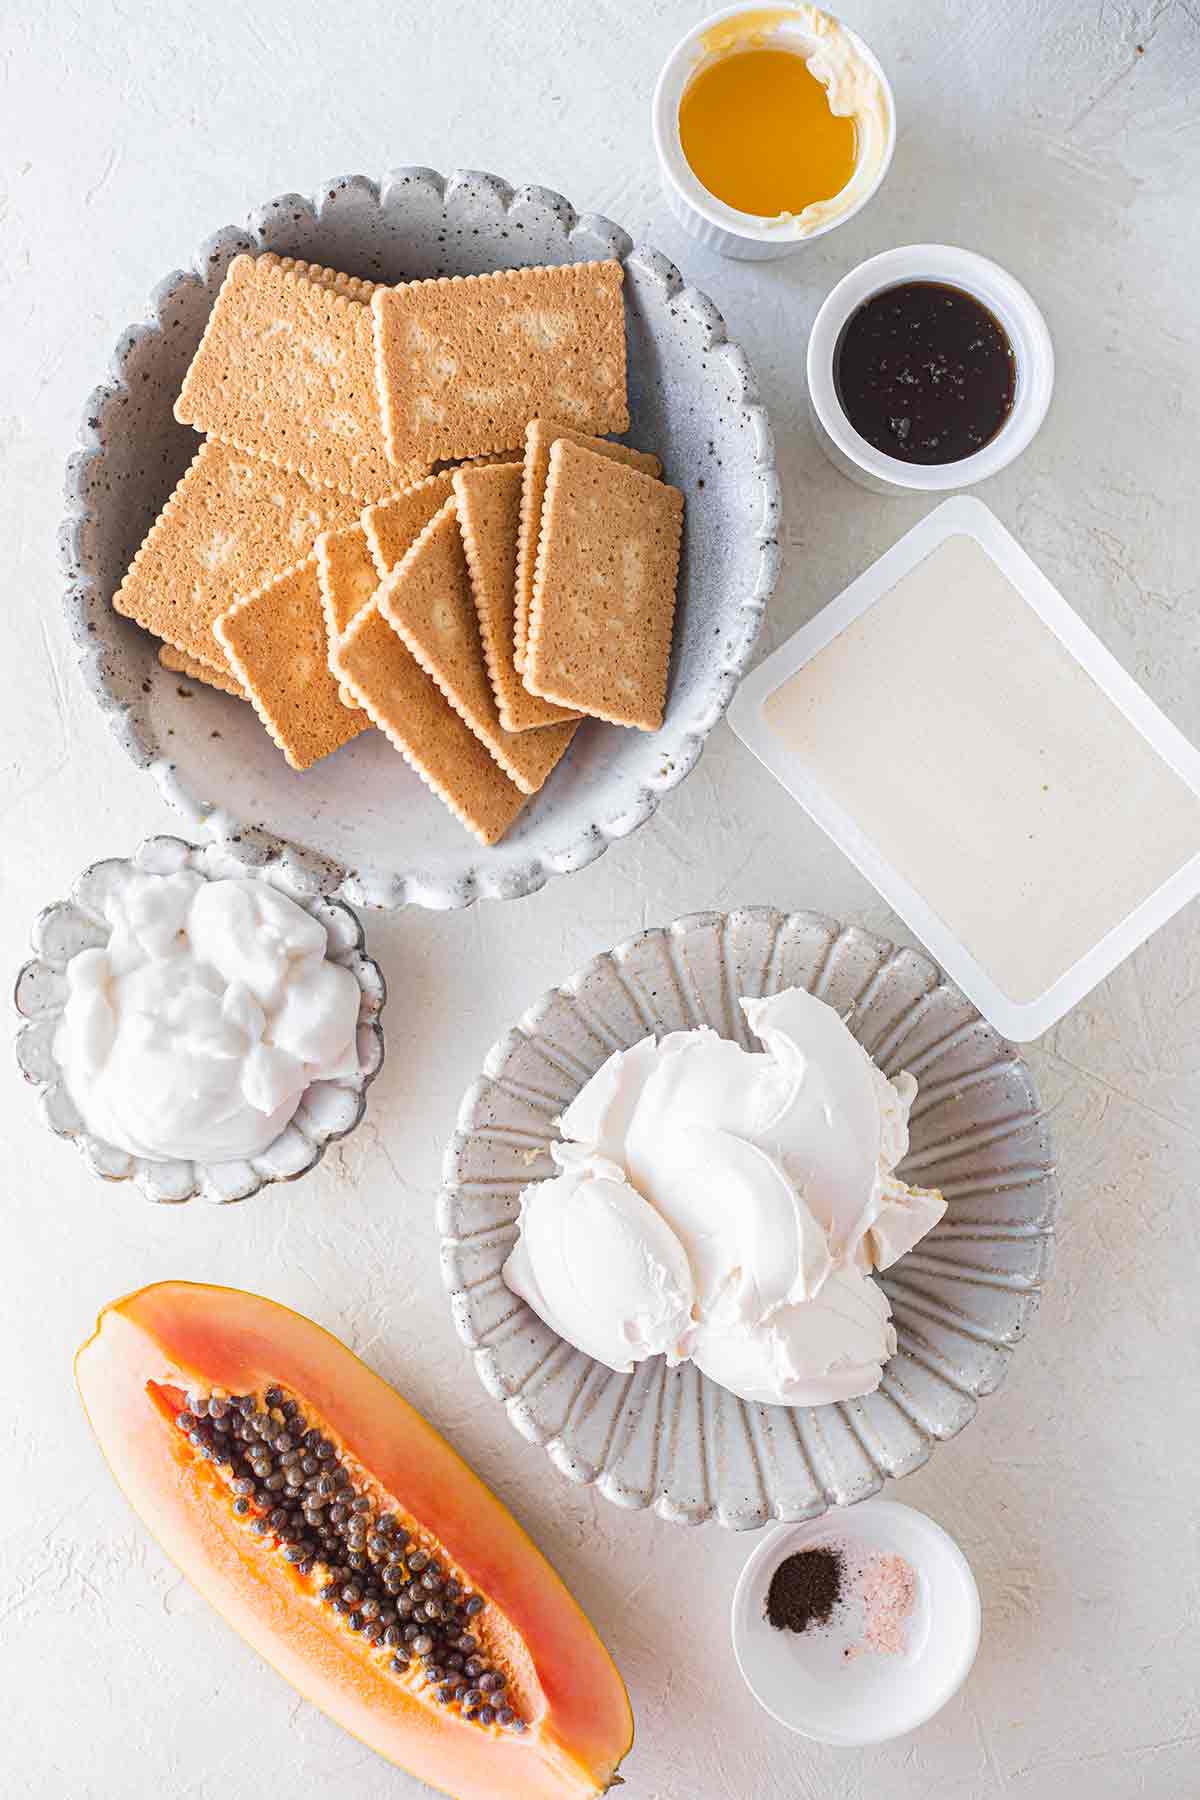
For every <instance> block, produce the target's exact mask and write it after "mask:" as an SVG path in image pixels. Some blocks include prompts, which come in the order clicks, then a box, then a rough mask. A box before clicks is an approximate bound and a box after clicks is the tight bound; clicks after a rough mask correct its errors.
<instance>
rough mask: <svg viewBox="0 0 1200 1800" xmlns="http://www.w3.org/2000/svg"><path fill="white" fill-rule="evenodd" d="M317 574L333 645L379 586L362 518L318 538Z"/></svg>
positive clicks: (330, 641)
mask: <svg viewBox="0 0 1200 1800" xmlns="http://www.w3.org/2000/svg"><path fill="white" fill-rule="evenodd" d="M316 550H317V574H318V577H319V579H320V582H321V603H322V605H323V607H324V610H325V628H326V630H327V632H328V634H329V644H330V648H332V647H333V645H334V644H335V643H336V642H337V640H338V638H340V637H341V635H342V633H343V631H345V630H346V628H347V626H348V625H349V624H350V621H351V620H352V619H354V618H356V617H357V616H358V614H359V613H360V612H361V611H362V609H363V607H364V606H365V605H366V604H367V602H368V600H370V599H371V597H372V596H373V594H374V592H375V589H376V588H377V587H378V586H379V571H378V570H377V569H376V567H375V558H374V557H373V556H372V555H371V546H370V544H369V543H368V542H367V533H366V529H365V527H364V525H363V522H362V520H361V519H357V520H356V521H355V522H354V524H353V525H343V526H342V527H341V529H340V530H338V531H323V532H322V533H321V535H320V537H319V538H318V539H317V545H316Z"/></svg>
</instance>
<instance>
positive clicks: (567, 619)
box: [525, 438, 683, 731]
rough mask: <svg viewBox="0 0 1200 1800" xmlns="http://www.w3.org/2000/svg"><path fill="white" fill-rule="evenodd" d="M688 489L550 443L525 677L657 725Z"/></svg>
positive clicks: (594, 708)
mask: <svg viewBox="0 0 1200 1800" xmlns="http://www.w3.org/2000/svg"><path fill="white" fill-rule="evenodd" d="M682 529H683V495H682V494H681V493H680V491H679V489H678V488H673V487H669V486H668V485H667V484H666V482H663V481H654V480H652V479H651V478H650V476H648V475H643V474H642V473H641V472H640V470H638V469H630V468H627V467H625V465H624V464H623V463H617V462H613V460H612V459H611V457H607V456H597V455H596V452H595V451H594V450H585V449H583V448H581V446H580V445H578V444H572V443H570V442H569V441H568V440H567V439H565V438H560V439H559V441H558V442H557V443H556V444H555V445H554V447H553V449H552V450H551V452H550V474H549V477H548V479H547V482H546V504H545V507H544V509H543V512H542V532H541V540H540V542H539V545H538V556H537V570H536V573H535V577H534V584H533V601H532V604H531V606H530V611H529V638H528V642H527V644H526V651H525V684H526V686H527V687H528V688H529V689H530V691H531V692H532V693H535V694H541V696H542V698H543V699H545V700H553V701H555V702H556V703H557V704H558V705H559V706H575V707H578V708H579V710H580V712H586V713H591V714H592V715H593V716H594V717H595V718H597V719H608V720H609V721H610V722H611V723H612V724H614V725H632V726H635V727H636V728H637V729H638V730H639V731H657V729H658V727H659V726H660V725H661V724H662V717H663V704H664V701H665V699H666V691H667V671H668V666H669V664H670V660H671V627H672V624H673V621H674V617H675V588H676V583H677V580H678V575H679V539H680V533H681V531H682Z"/></svg>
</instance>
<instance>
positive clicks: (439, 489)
mask: <svg viewBox="0 0 1200 1800" xmlns="http://www.w3.org/2000/svg"><path fill="white" fill-rule="evenodd" d="M452 492H453V488H452V486H451V482H450V471H449V470H448V469H447V470H444V471H443V472H441V473H440V474H437V475H427V476H426V477H425V479H424V480H423V481H414V482H413V484H412V486H411V487H406V488H401V489H400V492H399V493H398V494H389V495H388V497H387V499H386V500H377V501H376V502H375V504H374V506H368V507H367V509H366V511H365V512H364V513H363V516H362V522H363V529H364V531H365V532H366V534H367V543H368V544H369V545H370V547H371V555H372V556H373V557H374V558H375V567H376V570H377V571H378V574H379V579H380V581H382V580H383V578H384V576H385V575H390V574H391V572H392V570H393V569H394V568H395V566H396V564H397V563H398V562H399V561H400V559H401V558H402V557H404V556H407V554H408V552H409V551H410V550H411V548H412V546H413V544H414V543H415V542H416V540H417V539H418V538H419V537H420V535H421V533H422V532H423V531H424V529H425V527H426V526H427V525H428V523H429V521H430V519H432V517H433V515H434V513H436V512H440V511H441V509H442V507H443V506H445V504H446V502H447V500H448V499H449V498H450V495H451V493H452Z"/></svg>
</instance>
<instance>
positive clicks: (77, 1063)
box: [55, 869, 360, 1162]
mask: <svg viewBox="0 0 1200 1800" xmlns="http://www.w3.org/2000/svg"><path fill="white" fill-rule="evenodd" d="M104 912H105V916H106V918H107V921H108V925H109V928H110V929H109V938H108V942H107V943H106V944H105V945H104V946H103V947H95V948H90V949H86V950H82V951H80V952H79V953H78V954H77V955H76V956H73V957H72V958H71V960H70V961H69V962H68V964H67V967H66V983H67V999H66V1004H65V1006H64V1008H63V1014H62V1019H61V1022H60V1024H59V1027H58V1031H57V1033H56V1037H55V1054H56V1056H57V1059H58V1062H59V1066H60V1067H61V1069H62V1072H63V1078H64V1080H65V1082H66V1086H67V1089H68V1092H69V1093H70V1095H71V1098H72V1100H73V1101H74V1102H75V1105H76V1107H77V1108H78V1110H79V1113H80V1115H81V1117H82V1119H83V1122H84V1125H85V1126H86V1128H87V1130H88V1131H89V1132H90V1133H91V1134H92V1135H93V1136H94V1137H97V1138H100V1139H102V1140H104V1141H105V1142H106V1143H109V1144H112V1145H115V1146H116V1147H117V1148H119V1149H122V1150H126V1151H128V1152H129V1153H130V1154H132V1155H135V1156H142V1157H146V1158H147V1159H149V1160H150V1161H157V1162H163V1161H171V1160H175V1159H181V1160H195V1161H201V1162H224V1161H229V1160H231V1159H235V1158H242V1157H249V1156H255V1155H258V1154H259V1153H260V1152H261V1151H263V1150H265V1149H266V1148H267V1146H268V1145H269V1144H270V1143H272V1142H273V1140H274V1139H275V1138H277V1137H278V1136H279V1134H280V1132H281V1131H282V1130H283V1129H284V1127H285V1126H286V1125H287V1123H288V1121H289V1120H290V1119H291V1117H292V1115H293V1114H294V1113H295V1111H296V1108H297V1107H298V1106H299V1104H300V1100H301V1097H302V1096H303V1093H304V1090H305V1088H307V1087H308V1085H309V1083H310V1082H313V1081H323V1080H324V1081H328V1080H336V1079H339V1078H343V1077H349V1076H351V1075H353V1074H355V1073H357V1070H358V1053H357V1048H356V1029H357V1022H358V1006H359V997H360V996H359V988H358V983H357V982H356V980H355V978H354V976H353V975H352V974H351V972H350V971H349V970H348V969H343V968H341V967H339V965H338V964H336V963H332V962H330V961H328V960H327V955H326V952H327V950H328V940H327V938H326V933H325V927H324V926H323V925H322V924H321V922H320V920H319V919H315V918H313V917H312V915H311V914H310V913H307V912H305V910H304V908H303V907H301V906H298V905H297V904H296V902H295V901H294V900H291V899H289V898H288V896H287V895H286V894H282V893H280V892H279V891H278V889H276V888H273V887H271V886H270V885H269V884H268V883H267V882H265V881H253V880H236V879H234V880H224V881H208V880H206V879H205V878H204V877H203V876H202V875H199V874H197V873H195V872H194V871H192V870H187V869H181V870H177V871H176V872H175V873H173V874H170V875H158V874H148V873H144V872H141V871H138V870H130V871H129V872H128V873H127V875H126V876H124V877H123V878H122V879H121V880H119V881H117V882H115V883H114V884H113V886H112V887H111V889H110V890H109V892H108V893H107V895H106V897H105V900H104Z"/></svg>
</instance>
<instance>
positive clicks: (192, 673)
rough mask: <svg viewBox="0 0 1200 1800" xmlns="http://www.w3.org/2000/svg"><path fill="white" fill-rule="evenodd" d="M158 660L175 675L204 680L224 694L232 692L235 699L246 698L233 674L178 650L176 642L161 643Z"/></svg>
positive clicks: (203, 681)
mask: <svg viewBox="0 0 1200 1800" xmlns="http://www.w3.org/2000/svg"><path fill="white" fill-rule="evenodd" d="M158 660H159V662H160V663H161V664H162V666H163V668H164V669H170V670H171V672H172V674H174V675H183V676H186V678H187V679H188V680H189V681H199V682H202V683H203V685H204V686H205V687H210V688H216V689H217V690H218V692H219V693H222V694H232V695H233V697H234V699H235V700H244V699H245V698H246V696H245V694H244V693H243V692H242V689H241V688H240V687H239V685H238V683H237V680H236V678H235V677H234V676H233V675H231V674H229V673H227V672H226V670H224V669H214V668H213V667H212V666H211V665H210V664H209V663H202V662H198V661H197V660H196V658H195V657H194V656H188V654H187V653H186V651H183V650H177V649H176V648H175V646H174V644H160V645H159V650H158Z"/></svg>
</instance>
